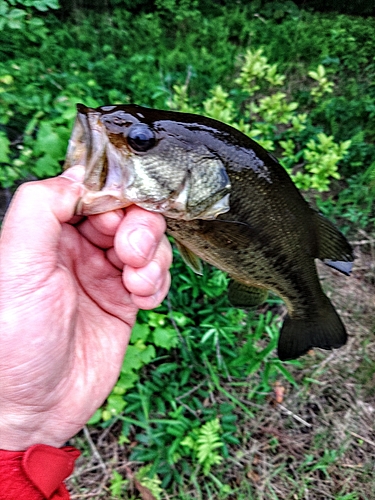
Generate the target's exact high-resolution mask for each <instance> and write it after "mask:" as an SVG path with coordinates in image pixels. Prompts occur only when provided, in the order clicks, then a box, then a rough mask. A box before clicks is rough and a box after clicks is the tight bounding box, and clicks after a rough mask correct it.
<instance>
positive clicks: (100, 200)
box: [63, 104, 133, 216]
mask: <svg viewBox="0 0 375 500" xmlns="http://www.w3.org/2000/svg"><path fill="white" fill-rule="evenodd" d="M100 117H101V113H100V112H98V111H97V110H95V109H93V108H89V107H87V106H85V105H84V104H77V118H76V121H75V124H74V127H73V131H72V134H71V137H70V140H69V145H68V150H67V154H66V160H65V163H64V167H63V168H64V170H65V169H67V168H69V167H73V166H75V165H84V167H85V177H84V180H83V185H84V187H85V188H86V190H85V192H84V194H83V195H82V197H81V199H80V200H79V202H78V204H77V207H76V214H77V215H85V216H87V215H93V214H98V213H102V212H108V211H110V210H115V209H118V208H124V207H127V206H129V205H131V204H133V202H132V201H129V200H126V199H125V198H124V195H123V193H124V190H125V189H126V188H127V187H128V186H129V185H130V184H131V182H132V177H133V176H132V172H131V162H127V161H126V159H127V158H126V156H127V154H126V151H124V150H122V149H119V148H118V147H116V146H115V145H114V144H112V143H111V142H110V140H109V137H108V135H107V131H106V128H105V126H104V125H103V123H102V121H101V120H100ZM124 157H125V158H124ZM124 164H128V167H129V168H123V165H124Z"/></svg>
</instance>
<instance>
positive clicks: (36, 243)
mask: <svg viewBox="0 0 375 500" xmlns="http://www.w3.org/2000/svg"><path fill="white" fill-rule="evenodd" d="M83 173H84V169H83V167H79V166H78V167H73V168H72V169H69V170H68V171H67V172H66V173H65V174H64V175H63V176H59V177H56V178H53V179H48V180H45V181H37V182H33V183H27V184H24V185H23V186H22V187H21V188H20V189H19V190H18V192H17V194H16V196H15V197H14V199H13V201H12V204H11V207H10V209H9V210H8V213H7V215H6V218H5V220H4V223H3V227H2V232H1V239H0V449H3V450H15V451H16V450H25V449H27V448H28V447H29V446H31V445H33V444H37V443H43V444H48V445H51V446H56V447H61V446H62V445H63V444H64V443H65V442H66V441H67V440H68V439H69V438H71V437H72V436H74V435H75V434H76V433H77V432H78V431H79V430H80V429H81V428H82V427H83V426H84V424H85V423H86V422H87V420H88V419H89V418H90V416H91V415H92V414H93V413H94V412H95V410H96V409H97V408H98V407H100V405H101V404H102V403H103V402H104V401H105V399H106V397H107V396H108V394H109V392H110V391H111V389H112V387H113V385H114V384H115V383H116V380H117V377H118V375H119V372H120V368H121V365H122V361H123V357H124V354H125V351H126V347H127V344H128V341H129V337H130V333H131V329H132V327H133V325H134V322H135V319H136V315H137V312H138V309H139V308H142V309H152V308H154V307H156V306H158V305H159V304H160V303H161V301H162V300H163V299H164V298H165V296H166V294H167V292H168V289H169V285H170V275H169V272H168V269H169V267H170V264H171V260H172V253H171V248H170V245H169V243H168V240H167V238H166V236H165V234H164V232H165V221H164V219H163V217H162V216H161V215H159V214H153V213H150V212H146V211H144V210H142V209H140V208H138V207H135V206H131V207H128V208H127V209H126V210H117V211H113V212H108V213H106V214H100V215H94V216H90V217H88V218H85V219H83V220H80V219H78V218H77V217H74V209H75V206H76V204H77V202H78V199H79V197H80V195H81V194H82V189H83V188H82V184H81V180H82V179H83Z"/></svg>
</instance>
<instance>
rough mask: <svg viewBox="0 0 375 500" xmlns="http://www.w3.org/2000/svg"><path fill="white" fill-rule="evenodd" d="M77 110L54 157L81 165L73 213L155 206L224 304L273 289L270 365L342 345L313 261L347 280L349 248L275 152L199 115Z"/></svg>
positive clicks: (255, 298) (253, 301)
mask: <svg viewBox="0 0 375 500" xmlns="http://www.w3.org/2000/svg"><path fill="white" fill-rule="evenodd" d="M77 108H78V114H77V120H76V124H75V127H74V129H73V132H72V136H71V140H70V143H69V147H68V152H67V158H66V163H65V168H68V167H70V166H72V165H76V164H83V165H85V166H86V176H85V181H84V184H85V186H86V188H87V192H86V194H85V195H84V196H83V197H82V199H81V200H80V203H79V206H78V207H77V214H82V215H90V214H96V213H100V212H105V211H108V210H113V209H116V208H120V207H126V206H129V205H131V204H136V205H138V206H140V207H143V208H145V209H146V210H150V211H153V212H160V213H161V214H163V215H164V216H165V218H166V221H167V227H168V233H169V234H171V235H172V236H173V237H174V238H175V240H176V242H177V244H178V247H179V249H180V251H181V253H182V256H183V257H184V259H185V260H186V261H187V263H188V264H189V265H190V266H191V267H192V268H194V269H195V270H196V271H197V272H200V265H199V263H200V260H199V258H198V257H200V258H202V259H203V260H205V261H207V262H209V263H210V264H212V265H213V266H216V267H217V268H219V269H221V270H223V271H226V272H227V273H228V275H229V276H230V277H231V281H230V284H229V289H228V293H229V299H230V301H231V302H232V304H233V305H234V306H237V307H244V308H246V307H253V306H256V305H258V304H261V303H262V302H264V300H265V299H266V297H267V293H268V291H269V290H271V291H272V292H274V293H275V294H277V295H278V296H280V297H281V298H282V299H283V300H284V302H285V304H286V306H287V309H288V315H287V316H286V318H285V320H284V323H283V326H282V328H281V332H280V337H279V343H278V355H279V357H280V359H281V360H288V359H294V358H297V357H299V356H301V355H302V354H305V353H306V352H307V351H309V350H310V349H311V348H314V347H320V348H322V349H331V348H338V347H340V346H342V345H344V344H345V342H346V340H347V333H346V330H345V327H344V325H343V323H342V322H341V320H340V318H339V316H338V314H337V313H336V311H335V309H334V307H333V305H332V304H331V302H330V300H329V299H328V297H327V296H326V295H325V294H324V293H323V291H322V289H321V286H320V282H319V279H318V276H317V272H316V267H315V262H314V259H316V258H318V259H321V260H322V261H323V262H325V263H326V264H327V265H329V266H331V267H333V268H336V269H337V270H339V271H341V272H343V273H344V274H347V275H349V273H350V271H351V268H352V262H353V253H352V249H351V247H350V245H349V243H348V242H347V241H346V239H345V237H344V236H343V235H342V234H341V233H340V232H339V231H338V230H337V229H336V228H335V227H334V226H333V225H332V224H331V223H330V222H329V221H328V220H327V219H325V218H324V217H323V216H322V215H321V214H319V213H318V212H316V211H315V210H313V209H312V208H311V207H310V206H309V205H308V203H307V202H306V201H305V200H304V198H303V197H302V195H301V194H300V193H299V191H298V190H297V188H296V187H295V186H294V184H293V182H292V181H291V179H290V177H289V176H288V174H287V172H286V171H285V170H284V168H283V167H282V166H281V165H280V164H279V163H278V161H277V160H276V158H274V157H273V156H272V155H271V154H269V153H268V152H267V151H266V150H265V149H263V148H262V147H261V146H260V145H258V144H257V143H256V142H254V141H253V140H251V139H250V138H249V137H247V136H245V135H244V134H242V133H241V132H239V131H238V130H236V129H234V128H232V127H230V126H228V125H225V124H223V123H220V122H218V121H216V120H213V119H209V118H205V117H202V116H198V115H193V114H185V113H177V112H171V111H159V110H153V109H148V108H144V107H141V106H137V105H130V104H129V105H123V106H103V107H99V108H96V109H93V108H88V107H86V106H84V105H82V104H79V105H78V106H77Z"/></svg>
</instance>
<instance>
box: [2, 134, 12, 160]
mask: <svg viewBox="0 0 375 500" xmlns="http://www.w3.org/2000/svg"><path fill="white" fill-rule="evenodd" d="M9 144H10V141H9V139H8V137H7V136H6V135H5V134H4V132H1V131H0V162H2V163H9Z"/></svg>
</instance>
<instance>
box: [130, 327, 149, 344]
mask: <svg viewBox="0 0 375 500" xmlns="http://www.w3.org/2000/svg"><path fill="white" fill-rule="evenodd" d="M149 334H150V327H149V326H148V325H146V324H145V323H143V324H140V323H136V324H135V325H134V326H133V330H132V334H131V337H130V342H131V343H132V344H135V343H136V342H137V340H142V341H143V342H146V340H147V338H148V336H149Z"/></svg>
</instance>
